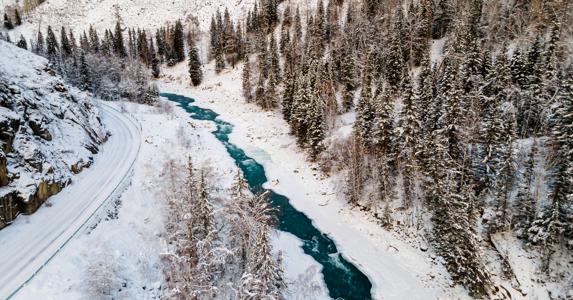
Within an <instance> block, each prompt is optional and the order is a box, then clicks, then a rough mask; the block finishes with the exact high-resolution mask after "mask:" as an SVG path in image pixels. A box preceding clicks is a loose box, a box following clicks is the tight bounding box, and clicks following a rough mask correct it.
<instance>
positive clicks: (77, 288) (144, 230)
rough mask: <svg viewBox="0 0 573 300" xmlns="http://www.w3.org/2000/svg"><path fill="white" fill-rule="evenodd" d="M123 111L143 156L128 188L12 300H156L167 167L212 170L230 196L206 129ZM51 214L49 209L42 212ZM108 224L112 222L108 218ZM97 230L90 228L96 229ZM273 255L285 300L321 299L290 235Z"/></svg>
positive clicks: (184, 119)
mask: <svg viewBox="0 0 573 300" xmlns="http://www.w3.org/2000/svg"><path fill="white" fill-rule="evenodd" d="M122 106H123V109H124V110H126V111H128V112H129V113H130V114H132V116H134V117H135V118H136V119H137V120H138V122H139V123H140V124H141V125H142V139H143V143H142V146H141V152H140V156H139V157H138V159H137V160H136V163H135V167H134V168H135V169H134V172H133V177H132V179H131V184H130V185H129V186H126V187H125V191H124V192H123V194H121V197H119V198H118V199H117V201H116V204H117V206H115V207H110V209H109V214H102V215H101V216H100V219H105V220H103V221H101V222H99V223H98V224H97V227H95V228H93V229H92V228H88V229H85V230H84V232H83V233H81V234H79V236H78V238H76V239H74V240H72V241H71V242H70V243H69V244H68V245H67V246H66V247H65V248H64V249H63V250H62V251H61V253H60V254H58V255H57V256H56V257H55V258H54V259H53V260H52V261H51V262H50V263H49V264H48V265H47V266H46V267H45V268H44V269H43V270H42V272H41V273H39V274H38V275H37V276H36V277H35V278H34V279H33V280H32V281H31V282H30V283H29V284H28V285H27V286H26V287H25V288H23V289H22V290H21V291H20V293H18V294H17V295H16V297H15V299H37V298H42V299H85V298H86V297H89V295H90V293H92V292H94V291H93V288H94V285H95V286H97V284H96V282H98V281H106V280H111V281H115V283H114V286H115V285H117V286H118V291H117V292H116V293H115V294H116V295H117V296H121V297H123V298H128V299H149V298H153V297H156V296H158V295H159V294H160V290H159V288H160V286H161V285H162V282H163V276H162V270H161V265H160V254H161V253H162V251H164V249H165V248H164V245H163V244H162V240H163V236H164V216H163V212H164V209H165V206H164V205H165V203H164V201H163V200H162V199H161V197H160V194H161V191H162V190H163V189H164V188H165V187H164V186H163V185H162V183H161V182H157V181H155V180H154V178H157V175H158V174H159V173H160V172H163V171H164V170H163V167H164V166H165V164H166V163H167V161H169V160H176V161H180V162H184V161H186V160H187V157H188V156H189V155H192V156H193V157H194V159H195V160H196V161H198V162H199V165H200V166H201V165H209V166H210V168H211V170H212V172H213V175H214V176H215V177H216V178H217V180H218V182H217V186H218V188H217V190H216V191H214V193H215V195H214V196H215V197H224V196H228V195H227V193H228V188H229V187H230V186H231V184H232V182H233V177H234V175H235V174H236V172H237V167H236V166H235V164H234V162H233V160H232V159H231V158H230V157H229V155H228V154H227V152H226V150H225V148H224V147H223V145H222V144H221V143H220V142H219V141H218V140H217V139H216V138H215V137H214V136H213V135H212V134H211V131H212V130H213V124H212V123H211V122H200V121H194V120H192V119H191V118H189V116H188V115H187V114H186V113H185V112H184V111H183V110H182V109H180V108H177V107H173V105H172V104H171V103H163V104H162V105H161V107H160V108H154V107H149V106H144V105H137V104H131V103H126V104H123V105H122ZM46 209H50V208H46ZM110 216H112V217H111V218H110ZM94 225H95V224H94ZM273 237H274V238H273V244H274V248H275V251H279V250H280V251H282V252H283V255H284V256H283V257H284V260H285V265H286V266H287V268H286V276H287V278H288V280H289V282H290V283H291V285H290V288H289V291H290V294H289V298H290V299H303V298H301V297H300V295H303V294H304V293H305V292H308V291H305V289H306V288H308V287H307V285H308V283H310V282H314V283H318V285H319V286H320V290H321V293H320V295H322V296H320V297H319V299H325V298H327V297H326V290H325V288H324V286H323V283H322V277H321V274H320V266H319V265H318V264H317V263H316V262H314V261H313V260H312V258H310V257H308V256H307V255H305V254H304V253H303V252H302V250H301V249H300V247H299V243H300V242H299V241H298V240H297V239H296V238H295V237H293V236H292V235H289V234H285V233H281V234H278V235H274V236H273Z"/></svg>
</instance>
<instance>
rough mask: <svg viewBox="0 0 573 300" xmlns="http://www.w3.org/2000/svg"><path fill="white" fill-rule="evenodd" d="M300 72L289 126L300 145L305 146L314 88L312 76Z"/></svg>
mask: <svg viewBox="0 0 573 300" xmlns="http://www.w3.org/2000/svg"><path fill="white" fill-rule="evenodd" d="M299 72H300V73H299V77H298V78H299V80H297V84H296V88H297V89H296V92H295V94H294V98H293V103H292V107H291V116H290V123H289V124H290V125H291V129H292V132H293V133H294V134H295V135H296V136H297V138H298V142H299V145H301V146H303V145H304V144H305V142H306V141H305V138H306V136H307V132H308V108H309V105H310V103H311V102H312V97H313V95H312V93H313V88H312V86H311V82H310V75H309V74H303V73H302V71H299Z"/></svg>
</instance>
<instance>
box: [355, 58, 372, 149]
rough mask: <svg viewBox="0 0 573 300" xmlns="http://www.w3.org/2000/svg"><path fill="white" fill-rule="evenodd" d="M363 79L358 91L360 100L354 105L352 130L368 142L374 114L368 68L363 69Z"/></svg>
mask: <svg viewBox="0 0 573 300" xmlns="http://www.w3.org/2000/svg"><path fill="white" fill-rule="evenodd" d="M364 72H365V75H364V79H363V80H362V91H361V93H360V100H359V101H358V106H357V107H356V122H355V123H354V131H355V132H356V133H357V134H358V136H359V137H360V138H361V139H362V140H363V141H364V142H365V143H367V144H368V142H369V133H370V130H371V126H372V121H373V120H374V118H375V116H376V111H375V106H374V104H373V102H374V101H373V99H372V87H371V82H372V79H371V75H370V74H369V73H370V69H369V68H367V69H366V70H365V71H364Z"/></svg>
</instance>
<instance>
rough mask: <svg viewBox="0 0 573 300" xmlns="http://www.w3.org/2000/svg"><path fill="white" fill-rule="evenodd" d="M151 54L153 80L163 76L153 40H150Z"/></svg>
mask: <svg viewBox="0 0 573 300" xmlns="http://www.w3.org/2000/svg"><path fill="white" fill-rule="evenodd" d="M149 52H150V53H151V75H153V78H159V75H160V74H161V69H160V68H159V59H158V58H157V52H156V51H155V47H154V46H153V38H151V37H150V38H149Z"/></svg>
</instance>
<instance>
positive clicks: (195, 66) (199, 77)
mask: <svg viewBox="0 0 573 300" xmlns="http://www.w3.org/2000/svg"><path fill="white" fill-rule="evenodd" d="M189 76H191V83H192V84H193V85H194V86H198V85H200V84H201V82H202V81H203V71H202V70H201V60H200V58H199V51H198V50H197V47H195V45H193V46H191V47H190V48H189Z"/></svg>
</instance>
